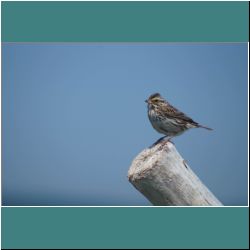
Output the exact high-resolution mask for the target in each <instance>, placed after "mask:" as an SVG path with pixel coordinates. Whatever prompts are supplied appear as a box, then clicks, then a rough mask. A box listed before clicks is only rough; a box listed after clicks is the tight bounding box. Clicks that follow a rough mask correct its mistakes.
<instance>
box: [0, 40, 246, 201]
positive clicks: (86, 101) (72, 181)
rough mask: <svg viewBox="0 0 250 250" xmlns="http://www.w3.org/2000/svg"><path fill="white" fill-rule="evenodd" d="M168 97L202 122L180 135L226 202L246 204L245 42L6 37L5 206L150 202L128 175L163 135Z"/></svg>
mask: <svg viewBox="0 0 250 250" xmlns="http://www.w3.org/2000/svg"><path fill="white" fill-rule="evenodd" d="M154 92H160V93H161V94H162V95H163V96H164V97H165V98H166V99H167V100H168V101H169V102H170V103H171V104H172V105H174V106H176V107H177V108H179V109H180V110H182V111H183V112H185V113H186V114H187V115H189V116H190V117H192V118H193V119H194V120H195V121H197V122H199V123H201V124H203V125H206V126H209V127H212V128H213V129H214V131H212V132H210V131H207V130H203V129H193V130H190V131H188V132H187V133H185V134H183V135H181V136H179V137H176V138H175V139H173V141H174V142H175V145H176V148H177V150H178V151H179V152H180V154H181V155H182V156H183V158H184V159H185V160H186V161H187V163H188V164H189V165H190V167H191V168H192V169H193V171H194V172H195V173H196V174H197V175H198V176H199V177H200V179H201V180H202V181H203V182H204V183H205V184H206V185H207V187H208V188H209V189H210V190H211V191H212V192H213V193H214V194H215V196H217V198H218V199H219V200H221V201H222V203H223V204H224V205H247V43H241V44H237V43H235V44H98V43H97V44H56V43H55V44H2V183H3V184H2V185H3V204H4V205H97V206H98V205H131V206H133V205H150V203H149V202H148V201H147V200H146V198H144V197H143V196H142V194H140V193H139V192H138V191H137V190H136V189H135V188H134V187H133V186H132V185H131V184H130V183H129V182H128V180H127V172H128V169H129V166H130V164H131V162H132V160H133V158H134V157H135V156H136V155H137V154H138V153H139V152H140V151H142V150H143V149H144V148H146V147H148V146H150V145H151V144H152V143H153V142H155V141H156V140H157V139H159V138H160V137H161V135H160V134H158V133H157V132H156V131H155V130H154V129H153V128H152V127H151V125H150V122H149V121H148V118H147V113H146V110H147V109H146V104H145V102H144V100H145V99H146V98H147V97H148V96H149V95H150V94H152V93H154Z"/></svg>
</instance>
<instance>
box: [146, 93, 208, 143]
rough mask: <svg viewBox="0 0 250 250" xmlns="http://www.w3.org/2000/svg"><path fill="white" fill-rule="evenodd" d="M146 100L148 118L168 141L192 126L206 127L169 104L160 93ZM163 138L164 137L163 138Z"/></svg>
mask: <svg viewBox="0 0 250 250" xmlns="http://www.w3.org/2000/svg"><path fill="white" fill-rule="evenodd" d="M145 102H147V104H148V118H149V120H150V122H151V124H152V126H153V128H154V129H155V130H156V131H158V132H159V133H161V134H164V135H166V136H165V137H164V139H165V138H167V139H168V141H169V140H170V139H171V138H173V137H175V136H178V135H181V134H182V133H184V132H185V131H187V130H188V129H190V128H205V129H208V130H212V129H211V128H208V127H206V126H203V125H200V124H199V123H197V122H195V121H194V120H192V119H191V118H190V117H188V116H187V115H185V114H184V113H183V112H181V111H179V110H178V109H177V108H175V107H173V106H172V105H171V104H169V103H168V102H167V101H166V100H165V99H164V98H163V97H162V96H161V95H160V94H159V93H156V94H153V95H151V96H150V97H149V98H148V99H147V100H146V101H145ZM161 139H162V138H161Z"/></svg>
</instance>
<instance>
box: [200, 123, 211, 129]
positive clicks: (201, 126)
mask: <svg viewBox="0 0 250 250" xmlns="http://www.w3.org/2000/svg"><path fill="white" fill-rule="evenodd" d="M198 128H205V129H207V130H213V129H212V128H209V127H206V126H203V125H200V124H198Z"/></svg>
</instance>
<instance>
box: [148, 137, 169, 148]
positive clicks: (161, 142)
mask: <svg viewBox="0 0 250 250" xmlns="http://www.w3.org/2000/svg"><path fill="white" fill-rule="evenodd" d="M171 139H172V137H169V136H163V137H161V138H160V139H159V140H157V141H156V142H155V143H154V144H153V145H152V146H151V147H150V148H153V147H154V146H156V145H157V144H161V149H162V147H163V146H164V145H165V144H167V143H168V142H171V143H172V144H174V143H173V142H172V141H171Z"/></svg>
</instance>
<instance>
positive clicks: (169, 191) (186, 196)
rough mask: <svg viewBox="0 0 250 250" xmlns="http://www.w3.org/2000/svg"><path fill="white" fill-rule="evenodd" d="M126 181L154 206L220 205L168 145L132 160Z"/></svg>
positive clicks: (153, 149)
mask: <svg viewBox="0 0 250 250" xmlns="http://www.w3.org/2000/svg"><path fill="white" fill-rule="evenodd" d="M128 178H129V181H130V182H131V183H132V184H133V185H134V187H135V188H136V189H138V190H139V191H140V192H141V193H142V194H143V195H144V196H145V197H146V198H147V199H148V200H149V201H150V202H151V203H152V204H153V205H158V206H222V203H221V202H220V201H219V200H218V199H217V198H216V197H215V196H214V195H213V194H212V193H211V191H209V190H208V188H207V187H206V186H205V185H204V184H203V183H202V182H201V181H200V179H199V178H198V177H197V176H196V175H195V173H194V172H193V171H192V170H191V168H190V167H189V166H188V165H187V164H186V163H185V161H184V160H183V158H182V157H181V155H180V154H179V153H178V151H177V150H176V148H175V146H174V145H173V144H172V143H171V142H163V143H158V144H156V145H154V146H152V147H151V148H147V149H145V150H143V151H142V152H141V153H140V154H139V155H138V156H137V157H136V158H135V159H134V160H133V162H132V165H131V167H130V169H129V171H128Z"/></svg>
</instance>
